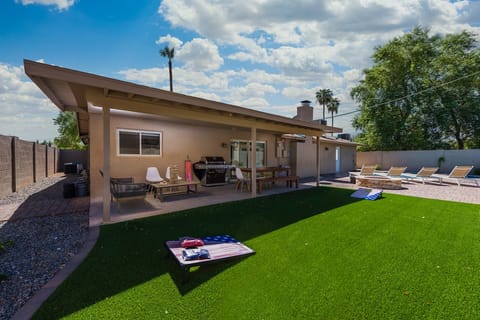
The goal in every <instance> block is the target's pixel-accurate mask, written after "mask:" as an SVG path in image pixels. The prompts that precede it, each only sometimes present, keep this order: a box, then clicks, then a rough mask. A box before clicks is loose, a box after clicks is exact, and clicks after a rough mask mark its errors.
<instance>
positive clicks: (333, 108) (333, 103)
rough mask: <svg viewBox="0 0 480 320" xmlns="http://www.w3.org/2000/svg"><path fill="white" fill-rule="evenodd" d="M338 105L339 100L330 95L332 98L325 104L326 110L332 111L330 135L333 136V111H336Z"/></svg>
mask: <svg viewBox="0 0 480 320" xmlns="http://www.w3.org/2000/svg"><path fill="white" fill-rule="evenodd" d="M339 105H340V100H338V99H337V98H334V97H332V100H331V101H330V102H329V103H328V104H327V110H328V112H331V113H332V136H333V113H334V112H335V114H337V113H338V106H339Z"/></svg>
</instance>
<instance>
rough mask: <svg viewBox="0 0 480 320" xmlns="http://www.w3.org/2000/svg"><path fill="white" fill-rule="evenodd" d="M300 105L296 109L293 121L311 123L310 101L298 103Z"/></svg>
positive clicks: (311, 109) (311, 108) (311, 110)
mask: <svg viewBox="0 0 480 320" xmlns="http://www.w3.org/2000/svg"><path fill="white" fill-rule="evenodd" d="M300 103H301V105H300V106H298V107H297V115H296V116H295V117H293V119H298V120H304V121H313V107H312V106H311V105H310V104H311V103H312V102H311V101H310V100H303V101H300Z"/></svg>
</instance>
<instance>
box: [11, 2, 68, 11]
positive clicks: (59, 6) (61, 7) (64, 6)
mask: <svg viewBox="0 0 480 320" xmlns="http://www.w3.org/2000/svg"><path fill="white" fill-rule="evenodd" d="M15 2H16V3H19V2H20V3H21V4H23V5H24V6H26V5H30V4H39V5H42V6H56V7H57V9H58V10H59V11H63V10H68V8H70V7H71V6H73V5H74V4H75V0H15Z"/></svg>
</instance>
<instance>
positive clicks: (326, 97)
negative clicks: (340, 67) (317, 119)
mask: <svg viewBox="0 0 480 320" xmlns="http://www.w3.org/2000/svg"><path fill="white" fill-rule="evenodd" d="M315 98H316V99H317V101H318V103H319V104H321V105H322V106H323V120H325V106H326V105H327V104H329V103H330V101H332V99H333V92H332V90H330V89H320V90H318V91H317V93H315Z"/></svg>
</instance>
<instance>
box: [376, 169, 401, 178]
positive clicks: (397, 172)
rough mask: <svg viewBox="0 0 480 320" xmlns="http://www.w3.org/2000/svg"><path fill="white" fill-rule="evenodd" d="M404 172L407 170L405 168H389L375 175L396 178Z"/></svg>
mask: <svg viewBox="0 0 480 320" xmlns="http://www.w3.org/2000/svg"><path fill="white" fill-rule="evenodd" d="M405 170H407V167H390V169H389V170H388V171H387V172H378V171H375V175H379V176H385V177H392V178H398V177H400V176H401V175H402V174H403V173H404V172H405Z"/></svg>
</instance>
